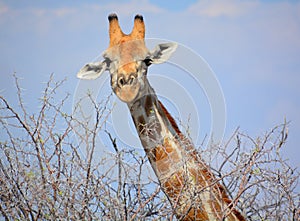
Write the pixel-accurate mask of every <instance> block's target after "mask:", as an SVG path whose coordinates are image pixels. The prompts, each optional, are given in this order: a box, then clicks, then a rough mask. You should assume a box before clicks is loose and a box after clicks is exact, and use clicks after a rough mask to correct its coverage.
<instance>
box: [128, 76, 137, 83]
mask: <svg viewBox="0 0 300 221" xmlns="http://www.w3.org/2000/svg"><path fill="white" fill-rule="evenodd" d="M134 80H135V77H134V76H133V75H131V76H130V77H129V79H128V84H133V82H134Z"/></svg>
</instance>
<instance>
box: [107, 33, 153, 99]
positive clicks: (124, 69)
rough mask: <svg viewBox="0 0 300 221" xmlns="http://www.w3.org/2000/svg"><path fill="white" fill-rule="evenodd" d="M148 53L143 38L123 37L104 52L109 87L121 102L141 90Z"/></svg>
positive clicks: (136, 95)
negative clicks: (109, 78) (131, 38)
mask: <svg viewBox="0 0 300 221" xmlns="http://www.w3.org/2000/svg"><path fill="white" fill-rule="evenodd" d="M125 37H127V36H125ZM125 39H126V38H125ZM148 55H149V51H148V49H147V48H146V47H145V44H144V41H143V40H129V41H125V40H124V39H123V38H122V39H121V41H120V44H118V45H116V46H113V47H111V48H109V49H107V50H106V51H105V52H104V54H103V56H104V58H105V59H106V60H107V64H108V67H107V69H108V70H109V72H110V75H111V87H112V89H113V91H114V92H115V94H116V95H117V96H118V98H119V99H120V100H122V101H123V102H126V103H129V102H132V101H133V100H135V98H137V97H138V95H139V93H140V92H141V91H142V89H143V86H144V84H143V82H144V78H145V77H146V73H147V69H148V65H147V61H148V60H147V58H148Z"/></svg>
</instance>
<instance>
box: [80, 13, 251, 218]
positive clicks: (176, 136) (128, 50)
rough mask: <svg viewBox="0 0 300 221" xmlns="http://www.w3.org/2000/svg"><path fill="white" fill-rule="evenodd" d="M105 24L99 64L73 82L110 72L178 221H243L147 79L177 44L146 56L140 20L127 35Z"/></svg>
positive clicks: (114, 24) (114, 25) (115, 20)
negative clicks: (106, 41)
mask: <svg viewBox="0 0 300 221" xmlns="http://www.w3.org/2000/svg"><path fill="white" fill-rule="evenodd" d="M108 20H109V38H110V41H109V47H108V49H107V50H105V51H104V53H103V57H104V60H103V61H98V62H94V63H88V64H86V65H85V66H84V67H83V68H82V69H81V70H80V71H79V72H78V74H77V77H78V78H80V79H95V78H97V77H99V76H100V75H101V74H102V73H103V72H104V71H106V70H108V71H109V72H110V76H111V87H112V90H113V91H114V93H115V94H116V95H117V97H118V98H119V99H120V100H121V101H123V102H125V103H126V104H127V106H128V108H129V110H130V113H131V116H132V119H133V122H134V125H135V127H136V130H137V133H138V135H139V138H140V141H141V143H142V146H143V147H144V150H145V152H146V155H147V157H148V159H149V162H150V164H151V166H152V168H153V170H154V172H155V174H156V176H157V178H158V180H159V183H160V186H161V188H162V190H163V192H164V193H165V195H166V196H167V198H168V200H169V201H170V203H171V205H172V208H173V209H174V213H175V215H176V218H177V219H178V220H228V221H244V220H245V218H244V216H243V215H242V214H241V213H240V212H239V211H238V210H237V209H235V208H234V204H233V203H232V201H231V200H230V199H229V197H228V195H227V193H226V191H225V188H224V187H223V186H222V185H221V184H220V183H219V182H218V181H217V179H216V177H215V176H214V175H213V173H212V172H211V169H210V167H209V166H208V165H207V164H206V163H205V162H204V161H203V160H202V159H201V157H200V156H199V155H198V153H197V151H196V149H195V147H194V146H193V144H192V142H191V141H190V140H189V139H188V138H186V137H185V136H184V134H183V133H182V132H181V131H180V130H179V128H178V126H177V124H176V122H175V120H174V118H173V117H172V116H171V115H170V114H169V112H168V111H167V109H166V108H165V107H164V105H163V104H162V103H161V102H160V101H159V100H158V97H157V95H156V93H155V91H154V89H153V88H152V87H151V85H150V83H149V81H148V79H147V71H148V67H149V66H150V65H151V64H160V63H163V62H165V61H166V60H167V59H168V58H169V57H170V56H171V55H172V53H173V52H174V51H175V50H176V47H177V44H175V43H162V44H159V45H157V46H156V47H155V49H154V50H152V51H150V50H148V49H147V47H146V45H145V24H144V20H143V17H142V16H141V15H136V16H135V18H134V26H133V29H132V32H131V33H130V34H128V35H127V34H124V33H123V31H122V30H121V28H120V26H119V22H118V17H117V15H116V14H110V15H109V16H108Z"/></svg>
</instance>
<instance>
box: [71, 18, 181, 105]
mask: <svg viewBox="0 0 300 221" xmlns="http://www.w3.org/2000/svg"><path fill="white" fill-rule="evenodd" d="M108 20H109V38H110V42H109V47H108V49H107V50H105V51H104V53H103V57H104V60H103V61H100V62H99V61H98V62H94V63H88V64H86V65H85V66H84V67H83V68H82V69H81V70H80V71H79V72H78V74H77V77H78V78H81V79H96V78H98V77H99V76H100V75H101V74H102V73H103V72H104V71H105V70H108V71H109V72H110V75H111V87H112V89H113V91H114V92H115V94H116V95H117V96H118V97H119V98H120V99H121V100H122V101H124V102H126V103H130V102H133V101H134V100H135V99H136V98H137V97H139V95H141V93H142V91H143V89H144V87H145V80H146V75H147V70H148V67H149V66H150V65H151V64H159V63H163V62H165V61H166V60H167V59H168V58H169V57H170V56H171V54H172V53H173V52H174V51H175V50H176V47H177V44H175V43H164V44H159V45H157V46H156V47H155V49H154V50H152V51H150V50H148V49H147V47H146V45H145V24H144V20H143V17H142V16H141V15H136V16H135V18H134V26H133V29H132V32H131V33H130V34H129V35H126V34H124V33H123V31H122V30H121V28H120V26H119V22H118V17H117V15H116V14H110V15H109V16H108Z"/></svg>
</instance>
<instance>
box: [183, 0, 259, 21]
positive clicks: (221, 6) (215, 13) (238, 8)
mask: <svg viewBox="0 0 300 221" xmlns="http://www.w3.org/2000/svg"><path fill="white" fill-rule="evenodd" d="M256 6H257V2H256V1H253V2H251V1H237V0H228V1H222V0H217V1H210V0H203V1H202V0H201V1H198V2H197V3H196V4H194V5H192V6H190V7H189V9H188V10H187V12H188V13H192V14H196V15H200V16H204V17H220V16H226V17H237V16H240V15H243V14H245V13H248V12H249V11H250V10H252V9H253V8H255V7H256Z"/></svg>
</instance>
